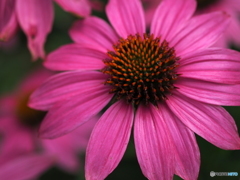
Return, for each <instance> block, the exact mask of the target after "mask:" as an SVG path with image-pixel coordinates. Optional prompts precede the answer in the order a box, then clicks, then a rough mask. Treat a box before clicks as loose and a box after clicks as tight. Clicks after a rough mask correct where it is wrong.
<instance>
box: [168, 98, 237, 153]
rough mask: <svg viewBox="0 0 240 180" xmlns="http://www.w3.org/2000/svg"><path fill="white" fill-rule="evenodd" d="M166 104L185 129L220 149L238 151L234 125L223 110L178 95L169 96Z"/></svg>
mask: <svg viewBox="0 0 240 180" xmlns="http://www.w3.org/2000/svg"><path fill="white" fill-rule="evenodd" d="M166 102H167V104H168V106H169V107H170V109H171V110H172V112H174V114H175V115H176V116H177V117H178V118H179V119H180V120H181V121H182V122H183V123H184V124H185V125H186V126H187V127H189V128H190V129H191V130H192V131H194V132H195V133H197V134H198V135H200V136H202V137H203V138H204V139H206V140H207V141H209V142H210V143H212V144H214V145H215V146H217V147H219V148H222V149H240V138H239V135H238V131H237V127H236V124H235V122H234V120H233V118H232V117H231V116H230V115H229V114H228V112H227V111H226V110H225V109H224V108H222V107H220V106H214V105H208V104H205V103H201V102H197V101H195V100H191V99H189V98H187V97H184V96H182V95H181V97H180V94H177V95H172V96H170V97H169V99H168V100H167V101H166Z"/></svg>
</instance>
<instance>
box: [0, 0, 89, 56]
mask: <svg viewBox="0 0 240 180" xmlns="http://www.w3.org/2000/svg"><path fill="white" fill-rule="evenodd" d="M55 1H56V2H57V3H58V4H59V5H60V6H62V8H63V9H64V10H66V11H68V12H71V13H73V14H76V15H77V16H80V17H86V16H88V15H90V13H91V4H90V2H89V0H55ZM53 11H54V10H53V0H0V40H3V41H7V40H8V39H10V38H11V37H12V36H13V35H14V34H15V32H16V31H17V28H18V25H20V27H21V29H22V30H23V31H24V33H25V34H26V36H27V39H28V48H29V50H30V52H31V54H32V57H33V59H34V60H36V59H37V58H44V56H45V52H44V43H45V41H46V38H47V35H48V34H49V33H50V31H51V29H52V24H53V16H54V12H53Z"/></svg>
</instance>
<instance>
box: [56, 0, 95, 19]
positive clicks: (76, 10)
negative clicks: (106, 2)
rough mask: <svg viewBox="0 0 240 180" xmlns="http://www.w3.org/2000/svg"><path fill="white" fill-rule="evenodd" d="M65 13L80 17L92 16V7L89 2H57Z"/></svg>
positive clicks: (71, 0) (66, 0) (62, 0)
mask: <svg viewBox="0 0 240 180" xmlns="http://www.w3.org/2000/svg"><path fill="white" fill-rule="evenodd" d="M55 1H56V2H57V3H58V4H59V5H60V6H61V7H62V8H63V9H64V10H65V11H68V12H71V13H73V14H76V15H77V16H80V17H85V16H88V15H90V13H91V7H90V3H89V2H88V0H55Z"/></svg>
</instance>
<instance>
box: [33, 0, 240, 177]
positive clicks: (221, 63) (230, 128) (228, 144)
mask: <svg viewBox="0 0 240 180" xmlns="http://www.w3.org/2000/svg"><path fill="white" fill-rule="evenodd" d="M195 8H196V1H194V0H178V1H175V0H164V1H162V2H161V3H160V4H159V6H158V7H157V9H156V12H155V14H154V17H153V19H152V23H151V28H150V32H149V33H147V32H146V30H145V29H146V27H145V20H144V13H143V9H142V6H141V3H140V1H139V0H132V1H127V0H123V1H118V0H110V1H109V3H108V5H107V7H106V12H107V16H108V19H109V21H110V23H111V25H112V27H111V26H110V25H109V24H107V23H106V22H105V21H103V20H101V19H100V18H97V17H88V18H86V19H84V20H80V21H78V22H76V23H75V24H74V26H73V27H72V29H71V30H70V35H71V37H72V39H73V40H74V41H75V43H73V44H69V45H65V46H63V47H60V48H59V49H58V50H56V51H54V52H52V53H51V54H50V55H49V56H48V57H47V60H46V62H45V66H46V67H48V68H50V69H54V70H67V71H68V72H64V73H60V74H58V75H55V76H53V77H51V78H50V79H48V80H47V81H46V82H45V83H44V84H43V85H42V86H41V87H40V88H39V89H38V90H36V91H35V92H34V93H33V94H32V96H31V100H30V106H31V107H34V108H36V109H40V110H49V113H48V114H47V116H46V118H45V119H44V121H43V122H42V124H41V127H40V135H41V136H42V137H44V138H54V137H58V136H61V135H63V134H66V133H68V132H69V131H71V130H73V129H75V128H76V127H78V126H80V125H81V124H83V123H84V122H86V121H88V119H89V118H91V117H92V116H95V115H96V114H98V113H99V112H100V111H101V110H103V109H106V111H105V112H104V113H103V115H102V116H101V117H100V119H99V121H98V122H97V124H96V125H95V128H94V130H93V132H92V134H91V137H90V142H89V144H88V148H87V156H86V179H87V180H99V179H104V178H105V177H106V176H107V175H108V174H109V173H111V172H112V171H113V170H114V169H115V167H116V166H117V165H118V163H119V161H120V160H121V158H122V156H123V154H124V152H125V150H126V147H127V144H128V141H129V138H130V135H131V132H132V128H133V136H134V141H135V147H136V153H137V158H138V162H139V164H140V167H141V169H142V172H143V174H144V175H145V176H146V177H147V178H148V179H150V180H157V179H171V178H172V177H173V174H174V173H175V174H177V175H179V176H180V177H182V178H184V179H191V180H192V179H197V176H198V171H199V165H200V158H199V150H198V146H197V142H196V139H195V136H194V133H196V134H198V135H200V136H202V137H203V138H205V139H206V140H207V141H209V142H211V143H213V144H214V145H216V146H218V147H220V148H223V149H240V139H239V135H238V132H237V128H236V125H235V123H234V120H233V118H232V117H231V116H230V115H229V114H228V112H227V111H226V110H224V108H222V107H220V105H239V104H240V92H239V91H238V89H239V88H240V78H239V77H240V76H239V75H240V72H239V68H240V56H239V55H240V54H239V53H238V52H236V51H233V50H228V49H216V48H209V47H210V46H211V45H212V44H213V43H214V42H215V41H216V40H217V39H218V38H219V36H220V35H221V34H222V33H223V31H224V29H225V28H226V27H227V25H228V22H229V15H228V14H226V13H225V12H214V13H211V14H204V15H200V16H194V17H193V14H194V12H195Z"/></svg>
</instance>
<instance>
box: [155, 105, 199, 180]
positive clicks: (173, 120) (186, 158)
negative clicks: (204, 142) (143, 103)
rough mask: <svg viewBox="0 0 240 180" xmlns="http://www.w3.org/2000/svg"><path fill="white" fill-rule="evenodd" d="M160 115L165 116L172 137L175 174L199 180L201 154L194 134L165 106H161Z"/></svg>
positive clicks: (187, 178) (190, 179)
mask: <svg viewBox="0 0 240 180" xmlns="http://www.w3.org/2000/svg"><path fill="white" fill-rule="evenodd" d="M159 113H160V114H161V115H162V116H163V119H164V120H165V122H166V124H167V126H168V128H169V131H170V133H171V135H172V141H173V146H174V150H173V156H174V157H175V173H176V174H177V175H179V176H180V177H182V178H183V179H185V180H193V179H197V177H198V172H199V167H200V152H199V149H198V145H197V141H196V138H195V135H194V133H193V132H192V131H191V130H190V129H188V128H187V127H186V126H184V125H183V124H182V122H181V121H180V120H179V119H178V118H177V117H176V116H175V115H173V113H172V112H171V111H170V110H169V109H168V108H167V107H166V105H165V104H163V105H162V104H159Z"/></svg>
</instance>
